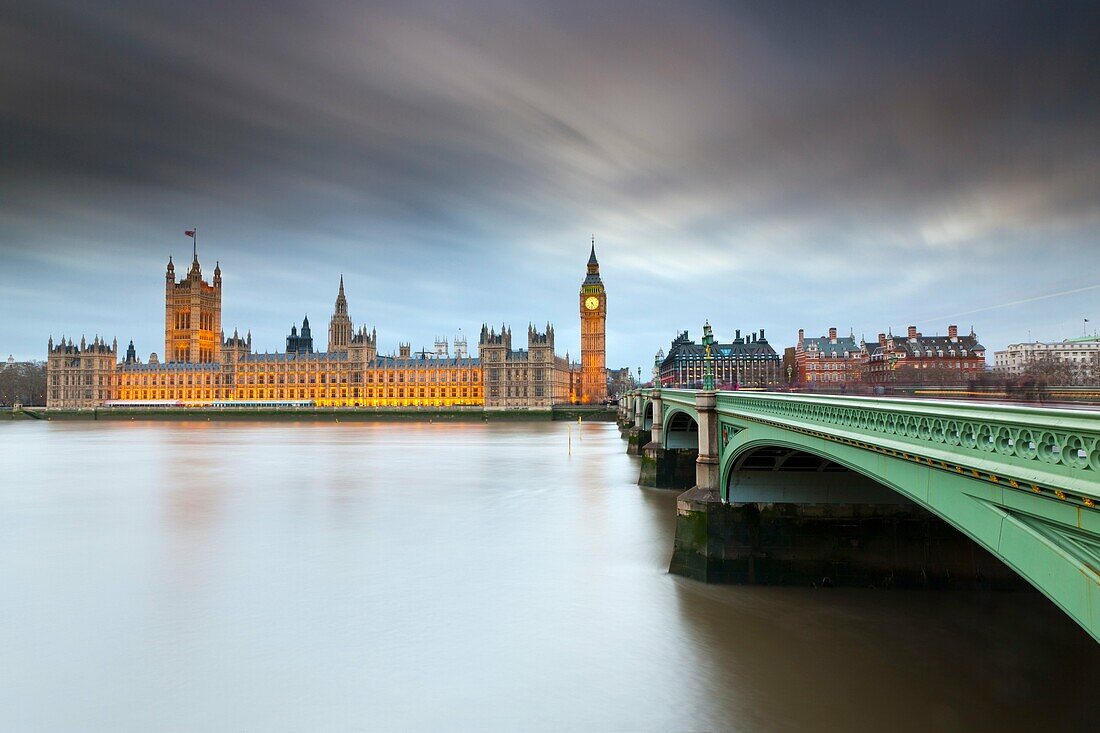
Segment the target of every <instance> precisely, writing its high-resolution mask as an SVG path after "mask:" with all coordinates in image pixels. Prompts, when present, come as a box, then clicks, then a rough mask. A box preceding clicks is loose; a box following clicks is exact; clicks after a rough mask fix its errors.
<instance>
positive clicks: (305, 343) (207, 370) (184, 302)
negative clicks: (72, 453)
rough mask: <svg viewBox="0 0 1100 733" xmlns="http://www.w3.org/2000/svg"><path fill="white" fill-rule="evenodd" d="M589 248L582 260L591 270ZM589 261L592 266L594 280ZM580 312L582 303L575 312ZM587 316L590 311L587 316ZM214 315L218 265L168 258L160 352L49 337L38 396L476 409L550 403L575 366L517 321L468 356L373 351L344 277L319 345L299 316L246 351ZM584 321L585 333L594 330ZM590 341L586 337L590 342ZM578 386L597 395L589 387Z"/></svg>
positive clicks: (576, 375)
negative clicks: (520, 339)
mask: <svg viewBox="0 0 1100 733" xmlns="http://www.w3.org/2000/svg"><path fill="white" fill-rule="evenodd" d="M594 260H595V253H594V250H593V254H592V257H591V258H590V261H589V266H588V271H589V277H590V278H591V275H592V271H593V264H594ZM598 272H599V271H598V266H596V276H597V279H598ZM599 285H600V292H599V294H598V298H599V308H598V309H588V310H589V311H598V313H597V314H596V315H597V316H599V319H600V323H599V324H598V336H599V338H598V354H592V353H590V352H591V350H592V349H593V348H596V345H597V341H596V339H594V338H593V339H589V341H586V346H588V347H589V348H588V349H586V350H585V353H586V355H587V356H589V361H588V362H586V364H587V363H591V364H595V363H598V364H600V365H601V379H602V364H603V314H604V312H605V310H604V303H605V297H606V296H605V295H604V294H603V291H602V283H600V284H599ZM583 317H584V314H583V313H582V318H583ZM589 318H590V319H591V318H592V316H589ZM221 323H222V277H221V266H220V263H219V264H218V265H216V266H215V268H214V276H213V279H212V281H210V282H207V281H206V280H204V279H203V274H202V267H201V265H200V264H199V258H198V253H197V251H196V252H195V253H194V257H193V260H192V263H191V266H190V268H189V269H188V271H187V274H186V275H185V276H184V277H183V278H182V279H180V280H178V281H177V279H176V276H175V265H174V264H173V262H172V260H171V258H169V261H168V267H167V270H166V272H165V319H164V324H165V328H164V354H165V355H166V357H167V358H166V359H165V360H164V361H162V360H161V359H160V358H159V357H158V355H157V354H156V353H155V352H154V353H152V354H150V355H149V358H148V359H147V360H146V361H145V362H142V361H141V360H140V359H139V358H138V356H137V351H136V349H135V347H134V343H133V341H131V342H130V343H129V346H128V348H127V350H126V354H125V357H124V358H123V359H122V360H121V361H120V359H119V350H118V344H117V342H114V341H112V342H111V343H107V342H106V340H104V339H101V338H99V337H98V336H97V337H96V338H95V339H94V340H93V341H92V342H91V343H87V342H86V341H85V340H84V339H83V338H82V339H81V340H80V342H79V343H74V342H73V340H72V339H71V338H69V339H66V338H65V337H62V339H61V340H60V341H59V342H58V343H56V344H55V343H54V340H53V337H52V336H51V337H50V340H49V343H48V357H47V366H46V370H47V371H46V374H47V386H46V404H47V407H51V408H70V409H84V408H93V407H103V406H107V407H113V406H149V407H155V406H164V407H192V406H193V407H233V406H248V407H261V406H272V407H307V406H312V407H484V408H487V409H549V408H550V407H551V406H553V405H555V404H561V403H569V402H571V401H577V399H576V395H575V393H576V391H577V390H576V389H575V388H574V385H575V384H577V383H579V382H580V381H581V375H580V370H579V367H577V368H575V367H574V366H573V365H571V364H570V362H569V359H568V357H560V356H558V355H556V354H555V353H554V328H553V326H552V325H550V324H547V325H546V327H545V329H544V330H542V331H539V330H538V329H536V328H534V327H528V334H527V348H526V349H520V350H513V349H512V343H511V329H510V328H507V327H502V329H501V332H500V333H497V332H496V331H495V330H489V329H488V328H487V327H483V328H482V334H481V340H480V342H479V347H480V349H481V353H480V354H479V357H480V358H479V357H472V356H469V355H468V354H467V348H466V340H465V338H458V339H456V340H455V342H454V354H453V355H451V352H450V347H449V344H447V342H446V340H445V339H442V340H441V339H439V338H437V339H436V343H435V349H434V351H420V352H413V351H412V347H411V344H408V343H402V344H400V346H399V348H398V352H397V353H396V354H391V355H382V354H379V353H378V346H377V344H378V334H377V332H376V331H375V330H374V329H372V330H370V331H367V329H366V328H365V327H360V328H359V329H356V328H355V327H354V324H353V322H352V320H351V317H350V315H349V312H348V302H347V298H346V296H345V293H344V280H343V277H341V278H340V286H339V291H338V293H337V296H336V304H335V308H334V311H333V315H332V318H331V319H330V322H329V328H328V348H327V350H326V351H323V352H319V351H316V350H315V348H314V339H313V334H312V330H311V328H310V325H309V319H308V318H306V319H304V320H303V322H302V326H301V330H298V327H297V326H293V327H292V328H291V332H290V334H289V335H288V336H287V338H286V351H285V352H283V353H279V352H276V353H266V352H265V353H258V352H256V351H254V350H253V344H252V334H251V333H250V332H249V333H246V334H245V335H244V336H241V335H240V334H239V333H238V332H237V331H234V332H233V334H232V335H231V336H228V337H227V336H226V335H225V334H224V333H223V332H222V329H221ZM596 332H597V327H595V326H591V327H590V328H589V330H588V331H586V333H596ZM589 342H591V344H590V343H589ZM585 395H586V396H587V397H588V398H590V399H591V398H598V397H599V396H600V390H592V391H589V392H587V393H585Z"/></svg>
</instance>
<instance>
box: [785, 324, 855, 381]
mask: <svg viewBox="0 0 1100 733" xmlns="http://www.w3.org/2000/svg"><path fill="white" fill-rule="evenodd" d="M794 358H795V368H796V370H797V372H798V374H797V381H798V382H799V383H800V384H803V385H805V386H808V387H812V386H817V385H820V386H823V387H839V386H841V385H844V384H850V383H852V382H858V381H859V379H860V377H861V376H862V367H863V352H862V350H861V348H860V345H859V344H857V343H856V339H855V336H854V335H852V334H849V335H848V336H844V337H838V336H837V335H836V328H835V327H834V328H830V329H829V335H828V336H821V337H820V338H806V332H805V331H804V330H803V329H801V328H800V329H798V344H797V345H796V346H795V347H794Z"/></svg>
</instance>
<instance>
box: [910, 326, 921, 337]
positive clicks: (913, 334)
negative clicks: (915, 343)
mask: <svg viewBox="0 0 1100 733" xmlns="http://www.w3.org/2000/svg"><path fill="white" fill-rule="evenodd" d="M919 335H920V334H919V333H917V327H916V326H910V327H909V338H910V339H915V338H916V337H917V336H919Z"/></svg>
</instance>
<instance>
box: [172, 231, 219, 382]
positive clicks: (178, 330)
mask: <svg viewBox="0 0 1100 733" xmlns="http://www.w3.org/2000/svg"><path fill="white" fill-rule="evenodd" d="M221 344H222V269H221V265H220V263H219V264H217V265H215V267H214V281H213V282H212V283H208V282H206V281H205V280H203V279H202V268H201V267H200V266H199V255H198V251H197V250H196V251H195V253H194V257H193V259H192V261H191V269H189V270H188V271H187V277H185V278H184V279H182V280H180V281H179V282H176V267H175V265H173V264H172V258H171V257H169V258H168V270H167V271H166V272H165V273H164V359H165V360H166V361H173V362H184V363H188V364H196V363H198V364H211V363H214V364H216V363H218V362H219V361H220V360H221Z"/></svg>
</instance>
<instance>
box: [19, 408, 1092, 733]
mask: <svg viewBox="0 0 1100 733" xmlns="http://www.w3.org/2000/svg"><path fill="white" fill-rule="evenodd" d="M570 428H571V429H572V433H573V435H572V437H573V440H572V455H569V454H568V450H569V447H568V439H569V431H570ZM623 449H624V446H623V443H622V442H621V440H620V439H619V437H618V434H617V432H616V431H615V429H614V427H613V426H611V425H598V424H586V425H582V426H577V425H575V424H574V425H572V426H567V425H565V424H562V423H554V424H551V423H515V424H500V423H472V424H461V425H457V424H448V423H435V424H426V423H415V424H393V423H387V424H377V425H376V424H361V423H356V424H338V425H335V424H316V423H307V424H301V425H290V424H252V423H241V424H226V423H197V424H172V423H151V424H141V423H125V424H111V423H69V424H64V423H45V424H43V423H7V424H3V425H0V462H2V465H3V466H4V468H5V471H6V474H5V475H6V476H7V477H10V479H11V480H9V481H5V482H4V483H3V484H0V588H3V589H5V590H4V592H3V593H0V618H3V619H4V623H3V624H0V729H3V730H19V731H38V730H50V731H56V730H81V731H89V730H92V731H94V730H103V731H126V730H133V731H147V730H160V729H165V728H171V729H178V730H188V731H221V730H225V731H230V730H232V731H236V730H242V729H245V730H265V731H282V730H303V729H310V730H364V729H387V730H392V729H401V730H441V729H442V730H455V729H475V730H510V731H511V730H578V729H583V730H661V731H664V730H701V729H702V730H706V729H710V730H730V729H734V730H746V731H766V730H845V731H852V730H882V729H889V730H929V729H934V730H980V729H984V728H993V727H996V728H998V729H1000V730H1011V729H1027V728H1034V727H1038V725H1039V724H1041V723H1045V725H1046V727H1048V728H1051V727H1053V728H1054V729H1073V728H1074V727H1076V726H1077V724H1080V723H1083V722H1084V721H1085V716H1086V715H1087V714H1088V712H1089V705H1090V700H1089V698H1088V696H1087V694H1085V688H1086V687H1087V685H1084V683H1085V681H1087V680H1091V679H1097V678H1098V676H1100V653H1098V650H1097V646H1096V645H1095V644H1094V643H1093V642H1092V641H1091V640H1090V639H1089V638H1088V637H1087V636H1086V635H1085V634H1084V632H1082V631H1080V630H1079V629H1078V628H1077V627H1076V626H1075V625H1074V624H1072V622H1070V621H1068V619H1066V618H1065V617H1064V616H1062V615H1061V614H1060V613H1059V612H1057V611H1056V610H1055V609H1053V607H1051V606H1050V604H1049V603H1048V602H1047V601H1045V600H1044V599H1042V598H1041V597H1038V596H1036V595H1029V594H1005V595H982V594H969V593H947V594H937V593H903V592H881V591H879V592H863V591H842V590H829V591H811V590H802V589H771V588H728V587H713V586H704V585H700V584H697V583H692V582H690V581H685V580H683V579H680V578H675V577H672V576H669V575H668V574H667V573H666V568H667V564H668V559H669V554H670V551H671V543H672V532H673V526H674V521H675V501H674V496H673V495H671V494H668V493H663V492H659V491H647V490H641V489H638V487H637V486H636V485H635V483H634V482H635V480H636V478H637V471H638V466H637V462H636V459H632V458H630V457H627V456H626V455H625V454H624V452H623ZM1066 675H1071V677H1070V679H1071V680H1072V681H1073V682H1074V684H1053V682H1054V681H1058V680H1065V679H1066Z"/></svg>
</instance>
